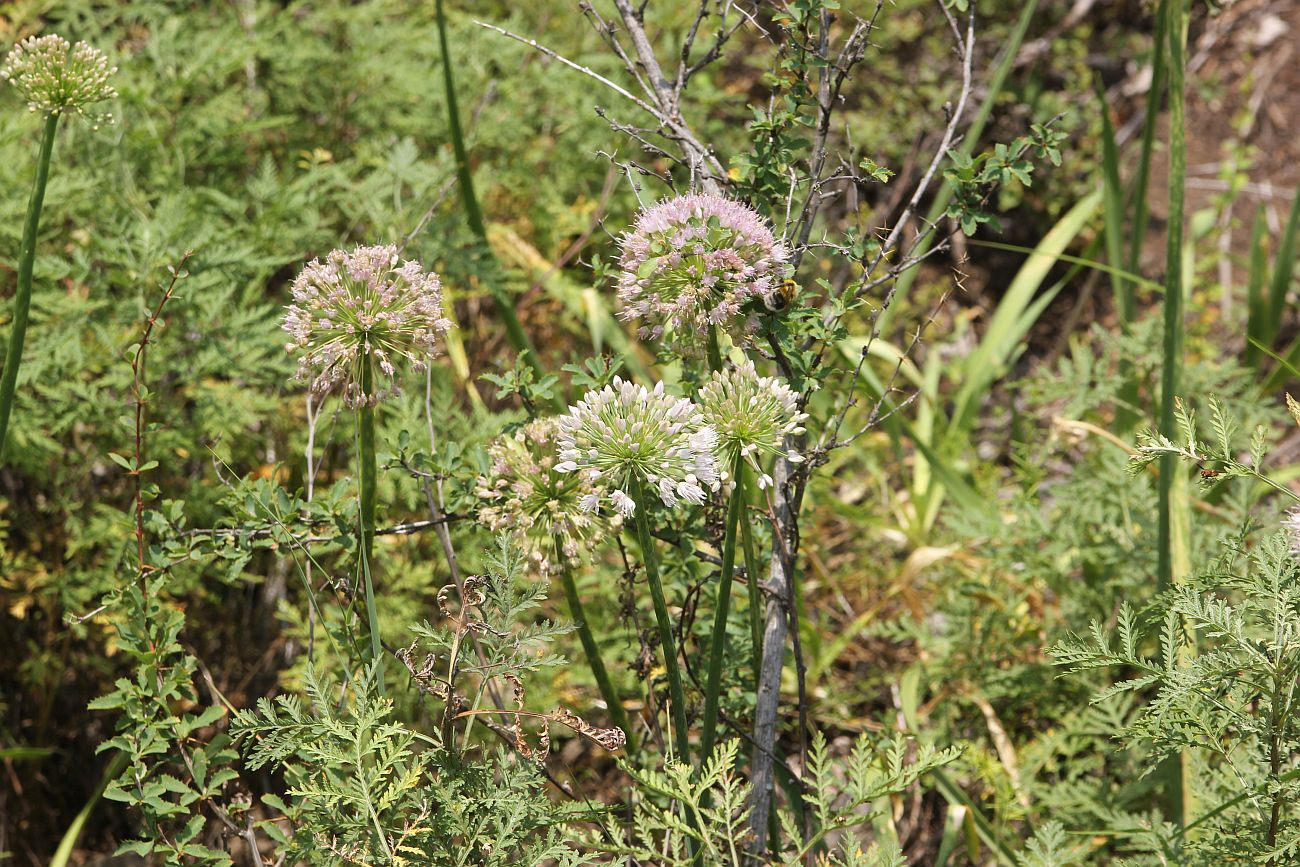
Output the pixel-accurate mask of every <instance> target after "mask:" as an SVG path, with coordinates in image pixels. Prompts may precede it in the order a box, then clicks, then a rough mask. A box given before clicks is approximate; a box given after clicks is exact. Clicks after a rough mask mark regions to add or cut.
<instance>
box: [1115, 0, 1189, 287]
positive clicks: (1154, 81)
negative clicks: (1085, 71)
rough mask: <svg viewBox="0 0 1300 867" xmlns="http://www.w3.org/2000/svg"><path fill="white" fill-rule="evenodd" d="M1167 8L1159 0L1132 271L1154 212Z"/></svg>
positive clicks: (1131, 251) (1138, 182) (1136, 194)
mask: <svg viewBox="0 0 1300 867" xmlns="http://www.w3.org/2000/svg"><path fill="white" fill-rule="evenodd" d="M1180 2H1181V0H1180ZM1168 10H1169V0H1160V5H1159V7H1158V8H1157V9H1156V33H1155V44H1154V47H1153V51H1152V58H1151V87H1150V88H1149V89H1148V90H1147V110H1146V118H1145V121H1144V123H1143V125H1142V155H1141V157H1139V159H1138V170H1137V177H1136V178H1135V179H1134V181H1133V198H1134V203H1133V227H1132V234H1131V235H1130V237H1129V250H1128V270H1130V271H1133V272H1136V271H1137V270H1138V260H1139V259H1140V258H1141V256H1142V239H1143V238H1145V237H1146V234H1147V219H1148V217H1149V216H1150V213H1151V211H1150V206H1149V205H1148V203H1147V190H1148V189H1149V188H1150V186H1151V155H1152V153H1154V151H1155V143H1156V118H1157V117H1158V116H1159V114H1160V105H1161V102H1162V100H1161V94H1163V93H1164V80H1165V32H1166V18H1167V16H1168Z"/></svg>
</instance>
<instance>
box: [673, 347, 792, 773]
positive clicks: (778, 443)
mask: <svg viewBox="0 0 1300 867" xmlns="http://www.w3.org/2000/svg"><path fill="white" fill-rule="evenodd" d="M696 406H698V407H699V411H700V414H701V416H703V418H704V422H705V424H707V425H708V426H709V427H710V428H711V429H713V430H714V431H715V432H716V434H717V438H718V442H717V446H716V452H717V454H718V456H719V458H720V459H721V460H722V461H723V462H724V465H725V466H727V467H729V468H730V470H729V477H728V479H727V481H728V482H730V488H731V493H730V497H729V502H728V506H727V518H726V526H725V528H724V535H723V543H722V569H721V572H720V574H719V579H718V601H717V605H716V607H715V609H714V615H713V634H712V644H711V647H710V651H709V667H708V674H707V680H706V682H705V687H704V723H703V725H704V728H703V732H702V734H701V736H700V763H701V765H703V764H704V763H705V762H707V761H708V760H709V757H710V755H711V754H712V752H713V744H714V742H715V740H716V738H717V727H718V706H719V703H720V701H721V693H722V658H723V655H724V652H725V649H726V643H727V617H728V615H729V614H730V611H731V585H732V582H733V580H734V578H735V569H736V537H737V536H738V535H740V536H742V538H743V539H744V541H745V549H746V555H747V556H746V561H747V562H746V565H747V568H753V563H752V560H753V556H752V551H751V549H752V547H753V541H752V538H751V536H750V533H749V526H748V522H747V520H746V518H745V504H746V500H747V494H746V488H747V486H746V478H747V476H748V474H749V473H748V471H749V470H752V471H753V472H754V473H755V474H756V477H757V479H758V486H759V488H760V489H762V488H766V487H768V486H769V485H771V484H772V478H771V476H769V475H768V474H767V472H766V470H765V468H764V466H763V464H762V463H760V460H759V459H760V458H768V457H773V456H783V457H784V458H785V459H786V460H789V461H792V462H795V463H798V462H799V461H801V460H803V458H802V457H801V456H800V455H799V454H798V453H797V452H794V451H791V450H790V449H788V448H786V445H785V444H786V440H787V438H788V437H790V436H796V435H798V434H801V433H803V431H804V428H803V422H804V421H805V420H806V419H807V416H806V415H805V414H804V413H802V412H800V411H799V400H798V395H796V394H795V392H794V391H793V390H791V389H790V387H789V386H788V385H786V384H785V383H784V382H782V381H781V380H780V379H777V378H775V377H770V376H759V375H758V372H757V371H756V370H755V369H754V364H753V362H751V361H749V360H748V359H746V360H745V361H744V362H743V363H741V364H739V365H736V366H734V367H732V368H730V369H727V370H722V371H717V372H715V373H713V374H712V375H711V376H710V377H709V379H708V380H707V381H706V382H705V383H704V385H703V386H702V387H701V388H700V392H699V394H698V395H697V396H696ZM756 579H757V574H756V573H755V572H751V573H750V575H749V580H750V626H751V629H754V628H755V626H756V623H757V620H756V616H757V614H756V605H757V596H756V595H755V590H756V588H755V586H754V582H755V580H756Z"/></svg>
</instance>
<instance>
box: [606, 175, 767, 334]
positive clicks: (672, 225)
mask: <svg viewBox="0 0 1300 867" xmlns="http://www.w3.org/2000/svg"><path fill="white" fill-rule="evenodd" d="M622 247H623V250H622V256H621V259H620V266H621V268H622V274H621V276H620V278H619V286H618V295H619V299H620V301H621V302H622V304H623V308H622V310H621V312H620V315H621V316H622V317H623V318H625V319H639V320H641V323H642V324H641V328H640V332H641V336H643V337H652V338H656V339H657V338H660V337H663V336H664V335H665V334H666V333H671V334H672V336H673V339H674V341H675V342H677V343H678V344H680V345H682V346H684V347H690V346H696V345H698V343H699V342H700V340H701V338H703V337H704V336H705V335H706V334H707V333H708V331H709V329H710V328H711V327H715V326H716V327H719V328H723V329H730V330H733V332H734V330H735V329H734V326H735V325H736V324H737V323H738V322H739V321H740V320H741V317H742V313H743V310H744V308H745V306H746V305H747V304H748V303H749V302H750V301H753V300H758V301H760V302H762V301H764V300H766V299H767V298H768V297H769V296H771V295H772V293H774V292H776V291H777V290H778V289H779V287H780V286H781V282H782V279H783V277H784V276H785V269H786V262H787V260H788V259H789V252H788V251H787V250H786V248H785V246H784V245H782V244H781V243H780V242H779V241H778V240H777V239H776V238H775V237H774V236H773V234H772V230H771V229H770V228H768V225H767V223H766V221H765V220H764V219H763V217H762V216H760V215H759V214H758V213H757V212H756V211H754V210H752V209H751V208H749V207H746V206H745V205H742V204H741V203H739V202H735V201H732V200H730V199H726V198H723V197H721V196H712V195H703V194H690V195H684V196H677V197H676V198H673V199H668V200H666V201H663V202H660V203H659V204H657V205H654V206H653V207H651V208H648V209H646V210H644V211H642V212H641V214H640V216H639V217H638V218H637V221H636V225H635V226H634V228H633V230H632V231H631V232H630V233H628V234H627V235H625V236H624V237H623V239H622Z"/></svg>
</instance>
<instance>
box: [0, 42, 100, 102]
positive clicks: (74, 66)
mask: <svg viewBox="0 0 1300 867" xmlns="http://www.w3.org/2000/svg"><path fill="white" fill-rule="evenodd" d="M115 72H117V67H115V66H109V65H108V58H107V57H105V56H104V53H103V52H102V51H100V50H99V49H97V48H92V47H91V46H89V45H87V44H86V43H84V42H78V43H77V44H76V45H69V44H68V40H66V39H64V38H63V37H62V36H55V35H50V36H29V37H27V38H26V39H24V40H23V41H22V42H19V43H18V44H17V45H16V46H14V49H13V51H11V52H9V56H8V57H7V58H5V63H4V67H3V68H0V78H3V79H4V80H6V81H8V82H10V83H11V84H12V85H13V86H14V87H16V88H17V89H18V92H19V93H21V94H22V95H23V99H25V100H26V101H27V107H28V108H29V109H31V110H32V111H41V112H48V113H50V114H59V113H62V112H69V111H71V112H75V113H77V114H85V113H86V111H85V109H86V106H88V105H92V104H94V103H96V102H102V101H103V100H106V99H114V98H115V97H116V96H117V90H116V89H115V88H114V87H113V85H112V84H110V83H109V79H110V78H111V77H112V76H113V74H114V73H115ZM93 119H95V120H98V119H99V117H98V116H96V117H94V118H93Z"/></svg>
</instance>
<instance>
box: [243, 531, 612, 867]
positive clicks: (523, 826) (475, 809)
mask: <svg viewBox="0 0 1300 867" xmlns="http://www.w3.org/2000/svg"><path fill="white" fill-rule="evenodd" d="M521 566H522V558H521V555H520V553H519V552H518V551H517V550H515V549H514V548H512V547H511V546H509V544H508V543H507V542H505V541H503V542H502V544H501V547H500V548H499V549H498V550H497V552H496V553H495V555H493V556H492V557H491V558H490V570H489V573H488V574H487V575H485V576H482V577H481V578H479V577H476V578H473V579H467V580H466V582H465V585H464V594H465V595H464V598H463V599H461V600H459V605H457V604H456V602H455V601H453V600H452V598H451V594H450V593H445V594H444V595H443V596H442V598H441V599H440V603H441V605H442V608H443V611H444V614H445V615H446V617H445V622H443V623H442V624H440V625H439V626H434V625H431V624H427V623H426V624H424V625H423V626H421V627H418V628H417V629H416V630H415V631H416V634H417V635H418V636H419V639H420V641H417V643H416V644H413V645H412V646H411V647H410V648H408V649H406V650H404V651H403V652H401V653H399V657H400V658H401V659H402V661H403V662H405V663H406V665H407V667H408V669H409V671H410V674H411V677H412V679H413V681H414V682H415V684H416V685H417V686H418V687H419V688H420V689H421V690H422V691H424V692H425V693H426V694H427V695H428V696H429V697H430V698H431V699H432V700H434V701H435V702H437V703H438V704H439V705H440V706H441V713H440V714H439V717H440V719H441V721H442V724H441V726H439V727H438V728H437V729H436V730H435V731H433V732H431V733H424V732H420V731H417V730H415V729H413V728H411V727H410V726H408V725H406V724H404V723H402V722H399V721H397V720H396V719H395V717H394V715H393V703H392V701H391V700H390V699H387V698H384V697H383V696H382V695H381V694H380V691H379V688H378V682H377V677H376V673H375V670H374V669H370V670H368V671H363V672H361V674H360V675H359V676H357V677H355V678H354V679H353V680H352V681H351V683H349V684H347V685H346V686H342V687H341V686H339V685H338V684H333V683H327V682H325V681H324V680H323V679H321V678H319V677H318V676H317V675H316V674H315V673H314V672H313V671H311V670H308V673H307V676H306V678H305V689H304V693H305V695H304V697H303V698H299V697H297V696H293V695H286V696H280V697H278V698H276V699H275V700H274V701H270V700H267V699H262V700H261V701H259V702H258V704H257V707H256V708H255V709H253V710H249V711H241V712H239V713H237V714H236V716H235V720H234V722H233V724H232V726H231V732H232V733H233V734H234V735H235V736H236V737H237V738H238V739H239V740H240V742H241V744H242V747H243V751H244V754H245V756H246V760H247V763H248V766H249V767H250V768H251V769H257V768H261V767H268V766H269V767H274V768H278V769H281V770H282V771H283V772H284V775H285V779H286V782H287V783H288V788H287V792H286V793H285V796H284V797H283V798H279V797H268V798H267V799H266V800H267V803H268V804H270V805H271V806H272V807H275V808H276V809H278V810H279V811H280V812H282V813H283V814H284V815H285V816H286V817H288V818H289V819H290V820H291V822H292V823H293V826H294V831H293V833H292V834H285V833H284V832H283V831H282V830H281V828H280V826H279V825H278V824H276V823H270V822H268V823H265V825H264V830H265V832H266V833H267V835H268V836H271V837H274V838H276V839H277V840H278V841H279V842H280V844H281V845H282V847H283V849H282V853H281V854H282V855H283V857H284V858H285V859H286V860H287V861H288V862H290V863H293V862H300V863H306V864H312V865H316V864H319V865H326V864H330V865H333V864H357V865H372V864H373V865H393V867H400V865H408V864H409V865H438V867H443V865H446V867H453V865H470V864H473V865H499V867H507V865H511V867H514V865H520V864H544V863H554V864H561V865H563V864H576V863H578V860H577V859H578V855H577V852H576V850H575V849H574V847H573V845H572V843H571V836H572V834H571V832H570V830H569V823H570V822H571V821H573V820H575V819H577V818H580V817H583V816H585V815H586V812H585V811H581V812H579V811H574V810H570V809H567V808H562V807H560V806H557V805H556V804H555V803H554V802H552V801H551V800H550V799H549V798H548V797H547V796H546V794H545V790H544V788H543V786H544V781H543V780H542V777H541V775H540V773H539V770H538V767H537V765H536V764H535V763H534V762H533V761H530V759H536V758H539V757H541V756H543V755H544V753H545V746H546V744H547V743H548V735H547V733H546V728H545V727H546V726H547V725H548V724H549V723H550V722H561V723H563V724H565V725H568V726H569V727H571V728H574V729H576V730H578V731H579V732H580V733H581V734H584V735H586V736H588V737H592V738H593V739H596V740H598V741H599V740H600V739H601V738H602V737H606V736H608V733H606V732H604V731H603V730H599V729H595V728H593V727H590V726H587V725H586V724H585V723H583V722H582V720H580V719H578V718H577V717H576V716H575V715H573V714H572V713H566V712H563V711H556V712H553V713H551V714H538V713H530V712H526V711H524V710H523V702H524V687H523V678H524V677H525V676H527V675H529V674H531V673H533V672H536V671H539V670H541V669H543V668H546V667H549V666H554V665H558V664H560V663H561V662H562V661H563V660H562V659H561V658H560V657H558V656H555V655H554V654H551V653H550V652H549V651H548V650H547V648H548V645H549V642H550V641H551V640H552V639H553V638H554V637H555V636H556V635H558V634H561V633H563V632H564V631H566V627H562V626H558V625H556V624H553V623H550V622H547V621H537V622H534V621H531V620H530V619H529V618H528V616H527V615H528V614H529V612H531V611H533V609H535V608H536V607H537V606H538V604H539V603H540V601H541V599H542V598H543V597H542V591H541V590H540V589H539V588H537V587H536V586H531V587H528V588H527V589H525V588H524V587H523V585H522V582H520V581H519V580H518V579H519V576H520V574H521V571H520V570H521ZM521 621H522V622H521ZM417 647H419V648H420V649H421V650H422V651H423V653H424V656H423V659H418V658H417V654H416V648H417ZM498 682H500V683H505V684H508V685H509V686H510V688H511V693H510V694H513V696H514V699H515V703H516V706H515V707H511V708H508V709H506V710H504V711H494V712H493V714H492V715H493V716H497V717H500V718H504V719H507V720H510V721H512V722H513V726H512V727H508V728H507V727H502V726H500V725H498V724H495V723H488V725H489V726H490V727H491V728H492V729H493V730H495V731H496V732H498V733H499V734H501V735H503V737H504V738H505V740H506V743H504V744H499V745H498V746H497V747H496V748H493V749H487V748H477V747H475V746H474V741H472V740H471V739H470V738H469V736H468V735H469V729H470V728H471V727H472V726H473V724H474V721H475V720H476V719H477V718H478V717H479V716H480V714H479V712H478V707H479V705H480V703H482V702H483V701H485V700H486V699H487V697H488V695H489V692H490V690H491V687H492V686H493V685H495V684H497V683H498ZM491 700H493V701H495V700H496V697H495V696H492V698H491ZM483 715H487V714H483ZM521 718H530V719H532V718H540V719H541V720H542V731H541V733H540V735H539V737H540V740H541V743H542V746H540V747H538V748H536V749H533V748H531V747H530V746H529V745H528V742H527V737H526V733H525V731H524V726H523V723H522V720H521Z"/></svg>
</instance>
